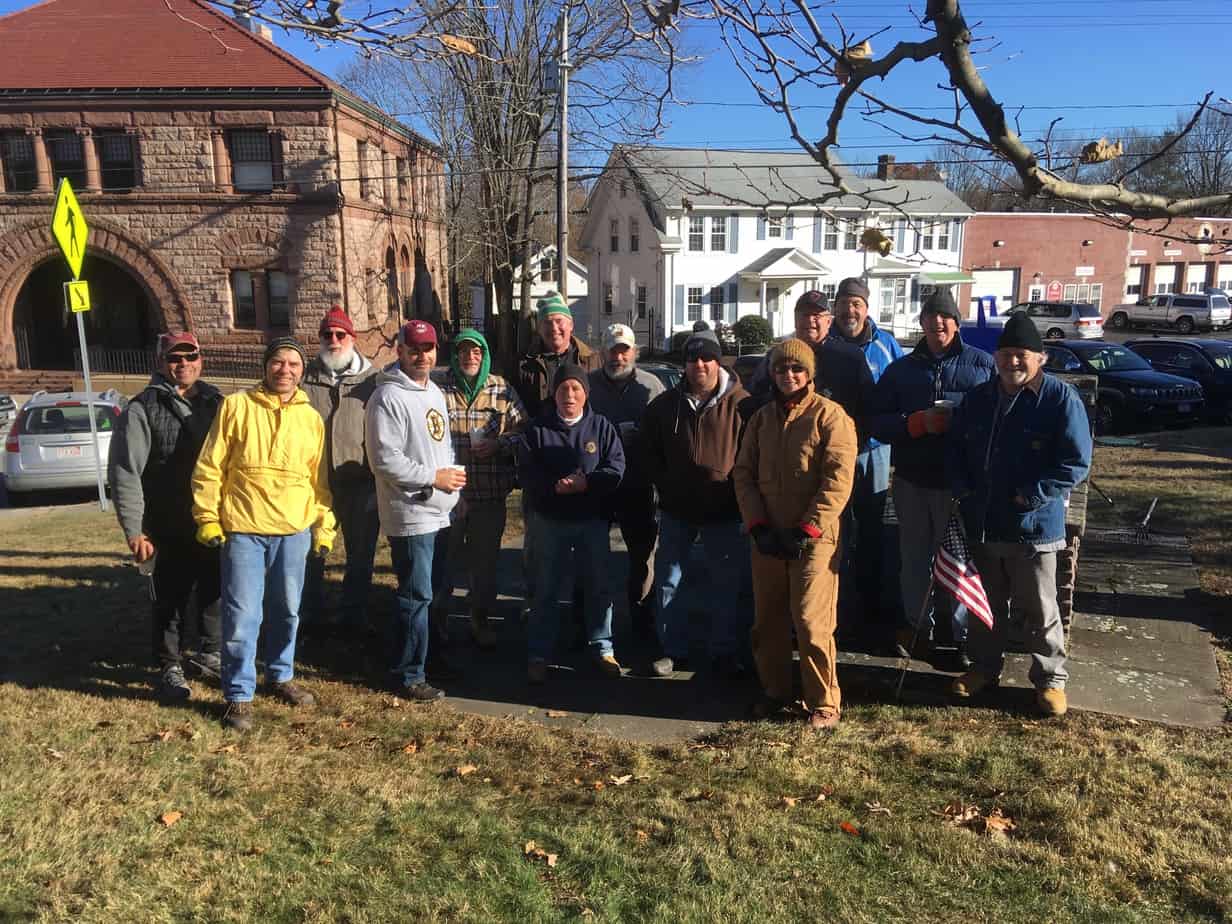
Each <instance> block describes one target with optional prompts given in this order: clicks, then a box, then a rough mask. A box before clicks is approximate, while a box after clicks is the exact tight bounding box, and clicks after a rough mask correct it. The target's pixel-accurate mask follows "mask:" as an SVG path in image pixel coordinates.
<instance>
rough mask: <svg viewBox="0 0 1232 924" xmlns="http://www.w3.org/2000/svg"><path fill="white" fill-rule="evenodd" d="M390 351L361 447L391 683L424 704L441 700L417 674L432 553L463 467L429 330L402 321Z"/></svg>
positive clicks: (424, 646)
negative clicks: (384, 591)
mask: <svg viewBox="0 0 1232 924" xmlns="http://www.w3.org/2000/svg"><path fill="white" fill-rule="evenodd" d="M397 350H398V361H397V362H395V363H391V364H390V365H388V366H386V367H385V368H384V369H383V370H382V371H381V373H380V374H379V375H378V376H377V379H376V392H375V393H374V394H373V396H372V398H371V400H370V401H369V402H368V413H367V419H366V434H365V445H366V447H367V450H368V461H369V464H370V465H371V466H372V471H373V473H374V474H375V475H376V497H377V509H378V511H379V514H380V519H381V529H382V531H384V533H385V535H386V537H388V539H389V549H390V553H391V556H392V558H393V565H394V572H395V574H396V575H397V577H398V590H397V595H396V599H397V606H396V610H395V613H394V617H395V623H396V627H397V635H396V636H395V637H396V638H397V639H398V643H397V646H396V649H395V658H396V660H395V663H394V665H393V667H392V672H393V674H394V683H395V685H396V687H397V689H398V691H399V692H400V693H401V694H402V695H404V696H406V697H407V698H408V699H411V700H415V701H418V702H430V701H431V700H436V699H440V698H441V697H442V696H444V695H445V693H444V691H443V690H438V689H437V688H436V687H433V686H431V685H430V684H429V683H428V682H427V680H426V679H425V676H424V662H425V661H426V660H427V657H428V608H429V606H430V605H431V604H432V550H433V547H434V545H435V543H436V533H437V532H438V531H439V530H441V529H444V528H445V527H446V526H448V525H449V514H450V511H452V510H453V508H454V505H455V504H456V503H457V502H458V497H459V492H460V491H461V490H462V488H463V487H465V486H466V470H465V469H464V468H462V467H461V466H455V465H454V458H453V442H452V440H451V439H450V435H449V410H448V408H447V407H446V404H445V396H444V395H443V394H442V393H441V390H440V389H439V388H437V386H436V385H435V384H434V383H433V382H432V380H431V378H430V377H429V376H430V374H431V372H432V367H433V366H435V365H436V330H435V328H433V327H432V325H431V324H429V323H428V322H427V321H419V320H416V321H407V322H406V324H404V325H402V328H401V329H400V330H399V331H398V342H397Z"/></svg>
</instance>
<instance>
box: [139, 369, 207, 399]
mask: <svg viewBox="0 0 1232 924" xmlns="http://www.w3.org/2000/svg"><path fill="white" fill-rule="evenodd" d="M146 387H147V388H154V389H157V390H158V391H165V392H167V394H169V395H172V396H173V397H176V398H178V397H179V396H180V393H179V392H178V391H176V390H175V386H174V385H173V384H172V383H171V380H170V379H169V378H167V377H166V376H165V375H163V374H162V373H161V372H155V373H154V374H153V375H152V376H150V384H149V385H147V386H146ZM195 387H196V389H197V393H198V394H199V395H201V397H203V398H210V397H213V396H214V395H216V394H220V392H219V391H218V389H217V388H215V387H214V386H213V385H211V384H210V383H209V382H203V381H201V380H200V379H197V384H196V386H195Z"/></svg>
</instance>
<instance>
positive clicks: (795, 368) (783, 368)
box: [774, 363, 808, 375]
mask: <svg viewBox="0 0 1232 924" xmlns="http://www.w3.org/2000/svg"><path fill="white" fill-rule="evenodd" d="M788 372H790V373H792V374H793V375H799V374H800V373H802V372H808V369H806V368H805V367H804V366H802V365H800V363H779V364H778V365H777V366H775V367H774V374H775V375H786V374H787V373H788Z"/></svg>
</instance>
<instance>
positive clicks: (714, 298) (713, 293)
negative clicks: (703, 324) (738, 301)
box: [710, 286, 723, 322]
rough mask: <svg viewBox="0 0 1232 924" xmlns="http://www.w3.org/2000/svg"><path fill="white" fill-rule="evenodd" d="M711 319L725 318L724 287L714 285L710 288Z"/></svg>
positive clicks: (719, 319) (720, 319)
mask: <svg viewBox="0 0 1232 924" xmlns="http://www.w3.org/2000/svg"><path fill="white" fill-rule="evenodd" d="M710 320H711V321H716V322H718V321H722V320H723V287H722V286H713V287H712V288H711V289H710Z"/></svg>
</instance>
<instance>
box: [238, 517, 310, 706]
mask: <svg viewBox="0 0 1232 924" xmlns="http://www.w3.org/2000/svg"><path fill="white" fill-rule="evenodd" d="M311 544H312V533H311V530H307V529H305V530H304V531H303V532H298V533H295V534H294V535H291V536H258V535H255V534H253V533H231V534H230V535H228V536H227V541H226V543H225V544H224V545H223V547H222V556H221V557H222V694H223V698H224V699H225V700H226V701H227V702H229V703H247V702H251V701H252V697H253V694H254V693H256V690H257V641H258V639H260V640H261V647H262V652H261V655H262V659H263V660H264V661H265V679H266V681H268V682H270V683H286V682H287V681H288V680H290V679H291V678H292V677H294V676H295V633H296V630H297V629H298V628H299V602H300V596H301V594H302V593H303V590H304V565H305V562H306V559H307V557H308V548H309V546H310V545H311ZM263 622H264V629H265V632H264V633H262V631H261V629H262V623H263Z"/></svg>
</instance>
